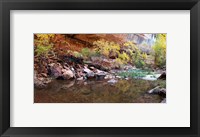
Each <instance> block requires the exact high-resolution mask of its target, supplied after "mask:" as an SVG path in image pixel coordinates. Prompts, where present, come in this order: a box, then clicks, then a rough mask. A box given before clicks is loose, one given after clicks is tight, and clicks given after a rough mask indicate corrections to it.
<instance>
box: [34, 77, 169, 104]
mask: <svg viewBox="0 0 200 137" xmlns="http://www.w3.org/2000/svg"><path fill="white" fill-rule="evenodd" d="M162 83H165V81H162V80H156V81H149V80H143V79H129V80H125V79H119V80H118V81H117V82H116V83H109V82H108V80H104V79H103V80H95V79H92V80H86V81H83V80H82V81H76V80H53V81H52V82H51V83H49V84H48V85H47V87H46V88H44V89H37V88H35V89H34V103H160V102H161V101H162V97H160V96H159V95H153V94H148V93H147V91H148V90H150V89H152V88H154V87H155V86H158V85H160V84H162Z"/></svg>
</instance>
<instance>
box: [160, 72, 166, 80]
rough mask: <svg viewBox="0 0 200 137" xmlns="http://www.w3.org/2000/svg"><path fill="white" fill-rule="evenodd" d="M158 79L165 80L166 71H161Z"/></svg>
mask: <svg viewBox="0 0 200 137" xmlns="http://www.w3.org/2000/svg"><path fill="white" fill-rule="evenodd" d="M158 79H162V80H166V72H163V73H162V74H161V75H160V77H158Z"/></svg>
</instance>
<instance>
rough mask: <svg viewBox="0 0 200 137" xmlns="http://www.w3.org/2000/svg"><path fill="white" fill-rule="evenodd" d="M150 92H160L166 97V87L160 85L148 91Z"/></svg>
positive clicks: (159, 93)
mask: <svg viewBox="0 0 200 137" xmlns="http://www.w3.org/2000/svg"><path fill="white" fill-rule="evenodd" d="M148 93H149V94H158V95H160V96H162V97H166V89H164V88H160V87H159V86H157V87H155V88H153V89H151V90H149V91H148Z"/></svg>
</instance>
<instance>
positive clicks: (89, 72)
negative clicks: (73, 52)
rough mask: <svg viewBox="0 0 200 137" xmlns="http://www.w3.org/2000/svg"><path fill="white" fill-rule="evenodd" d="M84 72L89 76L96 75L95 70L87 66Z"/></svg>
mask: <svg viewBox="0 0 200 137" xmlns="http://www.w3.org/2000/svg"><path fill="white" fill-rule="evenodd" d="M83 72H85V73H86V76H87V77H88V78H91V77H94V72H93V71H91V70H90V69H88V68H87V67H84V69H83Z"/></svg>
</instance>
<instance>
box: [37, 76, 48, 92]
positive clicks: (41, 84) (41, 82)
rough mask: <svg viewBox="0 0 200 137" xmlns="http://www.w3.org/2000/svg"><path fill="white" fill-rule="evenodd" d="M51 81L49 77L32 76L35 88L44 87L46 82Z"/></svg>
mask: <svg viewBox="0 0 200 137" xmlns="http://www.w3.org/2000/svg"><path fill="white" fill-rule="evenodd" d="M50 82H51V79H49V78H42V77H39V78H37V77H36V76H34V87H35V88H40V89H41V88H45V87H46V86H47V84H48V83H50Z"/></svg>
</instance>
